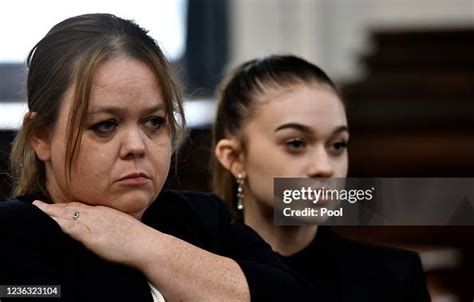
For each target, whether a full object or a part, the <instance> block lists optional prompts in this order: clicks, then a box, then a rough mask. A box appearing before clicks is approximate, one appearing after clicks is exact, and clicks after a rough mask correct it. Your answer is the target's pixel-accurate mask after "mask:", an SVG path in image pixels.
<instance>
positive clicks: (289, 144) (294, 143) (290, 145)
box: [285, 138, 306, 152]
mask: <svg viewBox="0 0 474 302" xmlns="http://www.w3.org/2000/svg"><path fill="white" fill-rule="evenodd" d="M285 146H286V148H287V149H288V150H290V151H292V152H295V151H299V150H302V149H303V148H304V147H306V144H305V142H304V141H303V140H301V139H299V138H295V139H290V140H288V141H286V142H285Z"/></svg>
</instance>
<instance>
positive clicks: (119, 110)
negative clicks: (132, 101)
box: [87, 104, 165, 116]
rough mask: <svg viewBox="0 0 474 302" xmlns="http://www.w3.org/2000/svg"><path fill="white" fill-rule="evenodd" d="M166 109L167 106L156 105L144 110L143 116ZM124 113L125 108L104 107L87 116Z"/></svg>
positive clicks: (88, 113) (89, 112) (91, 111)
mask: <svg viewBox="0 0 474 302" xmlns="http://www.w3.org/2000/svg"><path fill="white" fill-rule="evenodd" d="M164 108H165V106H164V105H163V104H158V105H155V106H153V107H149V108H146V109H144V110H143V114H150V113H152V112H156V111H164ZM124 111H125V110H124V109H123V108H120V107H116V106H102V107H98V108H95V109H94V110H90V111H88V112H87V115H88V116H94V115H97V114H102V113H108V114H112V115H120V114H122V113H123V112H124Z"/></svg>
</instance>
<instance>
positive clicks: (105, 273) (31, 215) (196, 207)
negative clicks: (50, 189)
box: [0, 191, 310, 302]
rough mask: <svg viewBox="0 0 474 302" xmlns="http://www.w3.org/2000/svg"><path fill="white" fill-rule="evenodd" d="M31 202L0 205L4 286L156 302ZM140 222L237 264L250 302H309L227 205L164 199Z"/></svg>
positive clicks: (184, 196) (199, 198)
mask: <svg viewBox="0 0 474 302" xmlns="http://www.w3.org/2000/svg"><path fill="white" fill-rule="evenodd" d="M34 199H37V196H29V197H18V198H14V199H11V200H9V201H6V202H0V261H1V263H0V285H27V284H30V285H47V284H51V285H61V295H62V299H61V301H152V297H151V294H150V289H149V287H148V284H147V280H146V279H145V277H144V276H143V275H142V274H141V273H140V272H139V271H137V270H134V269H132V268H129V267H125V266H122V265H118V264H114V263H111V262H107V261H105V260H102V259H101V258H99V257H98V256H96V255H95V254H93V253H92V252H90V251H89V250H87V249H86V248H85V247H84V246H83V245H82V244H81V243H79V242H78V241H75V240H74V239H72V238H71V237H69V236H68V235H66V234H65V233H63V232H62V231H61V229H60V228H59V226H58V224H56V222H55V221H54V220H53V219H51V218H50V217H49V216H47V215H46V214H44V213H43V212H42V211H40V210H39V209H38V208H36V207H35V206H33V205H32V204H31V202H32V201H33V200H34ZM38 199H39V198H38ZM142 221H143V222H144V223H145V224H147V225H149V226H151V227H153V228H155V229H157V230H159V231H161V232H164V233H167V234H170V235H173V236H175V237H178V238H180V239H182V240H185V241H187V242H189V243H191V244H193V245H195V246H198V247H201V248H203V249H205V250H208V251H210V252H212V253H215V254H218V255H222V256H226V257H229V258H232V259H234V260H235V261H236V262H237V263H238V264H239V265H240V267H241V269H242V270H243V272H244V274H245V276H246V278H247V281H248V284H249V287H250V293H251V297H252V300H255V301H257V300H264V301H290V300H291V301H302V300H309V299H310V296H309V295H310V286H309V285H308V283H306V281H304V280H302V279H300V278H299V277H298V276H296V275H295V274H294V273H293V272H292V271H290V270H289V269H287V268H286V266H285V265H283V264H282V262H281V261H280V260H279V259H278V257H277V256H276V255H275V254H274V253H273V252H272V251H271V248H270V247H269V245H267V244H266V243H265V242H264V241H263V240H262V239H261V238H260V237H259V236H258V235H257V234H256V233H255V232H254V231H252V230H251V229H250V228H248V227H246V226H245V225H243V224H239V223H231V217H230V215H229V214H228V212H227V210H226V208H225V206H224V203H223V202H222V201H221V200H220V199H218V198H217V197H215V196H213V195H209V194H200V193H178V192H166V191H165V192H162V193H161V194H160V196H159V197H158V199H157V200H156V201H155V202H154V203H153V204H152V205H151V206H150V208H149V209H147V211H146V212H145V214H144V216H143V219H142ZM203 290H205V289H203ZM0 299H1V300H2V302H3V301H8V300H9V299H2V298H0ZM40 300H41V299H38V298H35V299H31V300H28V301H40ZM12 301H21V300H19V299H12ZM48 301H58V299H49V300H48Z"/></svg>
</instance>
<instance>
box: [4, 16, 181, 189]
mask: <svg viewBox="0 0 474 302" xmlns="http://www.w3.org/2000/svg"><path fill="white" fill-rule="evenodd" d="M120 56H124V57H131V58H134V59H137V60H140V61H142V62H144V63H145V64H147V65H148V66H149V67H150V68H151V69H152V71H153V72H154V74H155V75H156V78H157V81H158V84H159V87H160V88H161V90H162V93H163V96H164V101H165V107H166V112H167V118H168V121H169V125H170V130H171V136H172V146H173V151H177V150H178V148H179V146H180V145H181V143H182V141H183V140H184V138H185V136H186V132H185V117H184V110H183V104H182V96H181V92H180V86H179V85H178V83H177V81H176V80H175V78H174V77H173V75H172V73H171V70H170V68H169V64H168V61H167V60H166V57H165V56H164V54H163V52H162V51H161V49H160V47H159V46H158V44H157V43H156V42H155V41H154V40H153V39H152V38H151V37H150V36H149V35H148V33H147V31H146V30H144V29H143V28H141V27H139V26H138V25H137V24H135V23H134V22H133V21H130V20H125V19H121V18H118V17H116V16H114V15H111V14H86V15H80V16H76V17H72V18H69V19H66V20H64V21H62V22H60V23H58V24H57V25H55V26H54V27H53V28H52V29H51V30H50V31H49V32H48V33H47V34H46V36H45V37H44V38H43V39H41V40H40V41H39V42H38V43H37V44H36V46H35V47H34V48H33V49H32V50H31V52H30V54H29V55H28V59H27V66H28V83H27V99H28V108H29V111H30V112H31V113H34V114H29V115H27V116H25V119H24V121H23V125H22V127H21V128H20V130H19V132H18V134H17V136H16V138H15V140H14V142H13V147H12V151H11V154H10V169H11V173H12V178H13V180H14V186H13V195H14V196H18V195H28V194H32V193H34V192H36V193H41V194H44V195H45V196H48V192H47V189H46V175H45V166H44V163H43V162H42V161H41V160H39V159H38V158H37V156H36V154H35V152H34V150H33V149H32V147H31V146H30V144H29V141H30V139H31V137H32V135H33V133H34V132H35V131H40V130H46V131H49V132H51V130H52V129H53V128H54V126H55V123H56V121H57V118H58V114H59V108H60V106H61V103H62V100H63V98H64V96H65V94H66V93H67V91H68V90H69V89H71V87H72V84H73V83H74V84H75V85H74V91H73V102H72V107H71V111H70V112H69V119H68V124H67V139H66V142H65V144H66V161H65V167H64V168H65V170H66V172H67V174H66V175H68V176H69V178H68V179H66V181H67V182H68V181H69V180H70V175H71V174H70V173H71V167H72V164H73V162H74V160H75V157H76V156H77V152H78V150H79V147H80V144H81V137H82V131H83V128H84V124H85V119H86V113H87V110H88V106H89V97H90V91H91V86H92V77H93V75H94V72H95V70H96V68H97V67H98V66H99V65H100V64H102V63H104V62H105V61H106V60H110V59H111V58H114V57H120Z"/></svg>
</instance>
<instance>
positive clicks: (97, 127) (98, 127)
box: [91, 120, 118, 136]
mask: <svg viewBox="0 0 474 302" xmlns="http://www.w3.org/2000/svg"><path fill="white" fill-rule="evenodd" d="M117 126H118V122H117V121H116V120H106V121H102V122H99V123H97V124H94V125H93V126H92V127H91V129H92V130H93V131H94V132H95V133H96V134H98V135H101V136H104V135H108V134H111V133H112V132H113V131H115V129H117Z"/></svg>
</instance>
